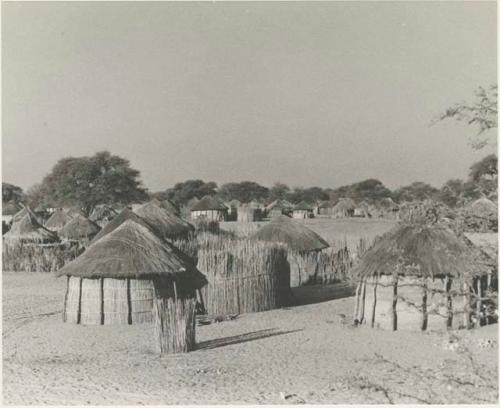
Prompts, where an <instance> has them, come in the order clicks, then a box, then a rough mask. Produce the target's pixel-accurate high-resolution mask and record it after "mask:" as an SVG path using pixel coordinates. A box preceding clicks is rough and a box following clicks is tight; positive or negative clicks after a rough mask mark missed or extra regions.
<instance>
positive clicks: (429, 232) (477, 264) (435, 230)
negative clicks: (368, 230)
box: [353, 224, 487, 277]
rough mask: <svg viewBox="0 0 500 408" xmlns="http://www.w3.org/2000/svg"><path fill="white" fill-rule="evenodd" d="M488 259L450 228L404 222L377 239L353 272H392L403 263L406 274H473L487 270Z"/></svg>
mask: <svg viewBox="0 0 500 408" xmlns="http://www.w3.org/2000/svg"><path fill="white" fill-rule="evenodd" d="M484 261H485V258H484V254H482V253H481V251H479V249H478V248H476V247H475V246H474V245H473V244H472V243H471V242H470V241H469V240H468V239H467V238H465V237H458V236H457V235H456V234H455V233H454V232H453V231H451V230H450V229H447V228H444V227H438V226H425V225H410V224H402V225H399V226H397V227H395V228H393V229H392V230H391V231H389V232H387V233H386V234H384V235H383V236H382V237H381V238H379V239H378V240H377V241H375V243H374V244H373V246H372V247H371V248H370V249H369V250H368V251H367V252H365V254H364V255H363V257H362V258H361V261H360V263H359V264H358V265H357V266H356V268H355V269H354V271H353V273H354V274H355V275H357V276H372V275H375V274H382V275H392V274H393V273H394V272H395V271H396V270H398V269H397V268H398V266H399V268H400V269H399V273H400V274H405V275H416V276H424V277H441V276H446V275H450V276H454V277H459V276H470V275H474V274H481V273H483V272H486V271H487V269H486V267H485V262H484ZM401 265H402V266H403V267H401Z"/></svg>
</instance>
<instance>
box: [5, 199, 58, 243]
mask: <svg viewBox="0 0 500 408" xmlns="http://www.w3.org/2000/svg"><path fill="white" fill-rule="evenodd" d="M24 210H25V211H26V213H25V215H24V217H23V218H21V219H20V220H19V221H15V222H14V223H13V224H12V227H11V228H10V230H9V231H8V232H6V233H5V235H4V236H3V239H4V242H5V243H6V244H8V245H15V244H25V243H27V244H50V243H55V242H58V241H59V237H58V236H57V234H56V233H55V232H53V231H50V230H48V229H47V228H45V227H43V226H42V225H41V224H40V223H39V222H38V220H37V218H36V217H35V214H33V212H32V211H31V210H30V209H29V208H28V207H25V208H24Z"/></svg>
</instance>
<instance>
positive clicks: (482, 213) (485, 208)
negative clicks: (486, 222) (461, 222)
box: [467, 197, 498, 217]
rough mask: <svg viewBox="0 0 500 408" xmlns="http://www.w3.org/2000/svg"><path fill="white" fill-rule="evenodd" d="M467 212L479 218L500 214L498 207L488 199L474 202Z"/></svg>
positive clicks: (484, 198)
mask: <svg viewBox="0 0 500 408" xmlns="http://www.w3.org/2000/svg"><path fill="white" fill-rule="evenodd" d="M467 211H468V212H469V213H470V214H473V215H477V216H479V217H488V216H491V215H496V214H497V213H498V206H497V205H496V204H495V203H493V201H491V200H489V199H488V198H486V197H482V198H479V199H477V200H476V201H474V202H472V203H471V204H470V205H469V206H468V207H467Z"/></svg>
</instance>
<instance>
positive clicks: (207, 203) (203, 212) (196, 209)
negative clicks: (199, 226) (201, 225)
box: [191, 195, 227, 221]
mask: <svg viewBox="0 0 500 408" xmlns="http://www.w3.org/2000/svg"><path fill="white" fill-rule="evenodd" d="M226 216H227V207H226V206H225V205H224V204H222V203H221V202H219V201H218V200H217V199H216V198H215V197H212V196H208V195H206V196H205V197H203V198H202V199H201V200H200V201H198V202H197V203H196V204H195V205H193V207H191V219H193V220H195V219H198V218H205V219H206V220H207V221H224V220H225V219H226Z"/></svg>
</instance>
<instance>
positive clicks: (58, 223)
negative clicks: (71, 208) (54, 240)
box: [45, 208, 73, 231]
mask: <svg viewBox="0 0 500 408" xmlns="http://www.w3.org/2000/svg"><path fill="white" fill-rule="evenodd" d="M72 219H73V217H72V216H70V215H69V214H68V213H67V212H66V211H64V210H63V209H62V208H58V209H57V210H56V211H54V212H53V213H52V215H51V216H50V218H49V219H48V220H47V222H46V223H45V228H48V229H49V230H51V231H59V230H61V229H62V228H63V227H64V226H65V225H66V224H67V223H68V222H70V221H71V220H72Z"/></svg>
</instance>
